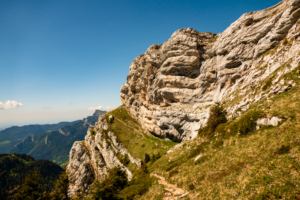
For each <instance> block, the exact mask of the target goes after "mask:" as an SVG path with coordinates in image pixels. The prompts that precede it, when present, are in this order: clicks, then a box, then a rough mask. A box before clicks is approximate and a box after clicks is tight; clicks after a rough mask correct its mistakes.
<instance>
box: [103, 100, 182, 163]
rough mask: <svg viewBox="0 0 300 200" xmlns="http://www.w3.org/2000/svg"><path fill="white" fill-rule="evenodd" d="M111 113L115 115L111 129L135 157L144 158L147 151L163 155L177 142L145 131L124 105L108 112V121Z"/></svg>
mask: <svg viewBox="0 0 300 200" xmlns="http://www.w3.org/2000/svg"><path fill="white" fill-rule="evenodd" d="M109 115H113V116H114V117H115V120H114V122H113V123H111V124H110V128H109V130H111V131H113V132H114V133H115V134H116V135H117V137H118V139H119V140H120V141H121V142H122V144H123V147H125V148H126V149H128V151H129V152H130V154H132V156H134V157H135V158H140V159H144V156H145V153H148V154H149V155H152V154H158V153H159V154H160V155H162V154H164V153H165V152H166V151H168V150H169V149H170V148H171V147H173V146H174V145H175V144H176V143H174V142H172V141H169V140H161V139H159V138H157V137H154V136H152V135H151V134H147V133H145V132H144V130H143V129H142V127H141V125H140V124H139V123H138V122H137V121H136V120H135V119H133V118H132V117H131V116H130V115H129V114H128V113H127V111H126V110H125V108H124V106H121V107H119V108H117V109H115V110H113V111H111V112H108V113H107V114H106V117H107V121H109V120H108V116H109ZM122 122H124V123H125V124H124V123H122Z"/></svg>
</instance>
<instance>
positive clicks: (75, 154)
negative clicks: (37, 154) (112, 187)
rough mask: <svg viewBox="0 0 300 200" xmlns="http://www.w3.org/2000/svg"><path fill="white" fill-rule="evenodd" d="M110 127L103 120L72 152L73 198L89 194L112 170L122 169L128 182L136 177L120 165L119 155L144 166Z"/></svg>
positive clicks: (70, 179)
mask: <svg viewBox="0 0 300 200" xmlns="http://www.w3.org/2000/svg"><path fill="white" fill-rule="evenodd" d="M109 126H110V125H109V123H108V122H107V120H106V118H105V116H100V118H99V120H98V122H96V124H95V126H90V127H89V129H88V131H87V135H86V136H85V140H84V141H80V142H75V143H74V145H73V147H72V149H71V151H70V164H69V165H68V166H67V172H68V173H69V181H70V187H69V194H70V196H71V197H72V196H74V195H75V194H76V192H77V191H81V192H82V193H83V194H86V193H87V192H88V189H89V186H90V184H91V183H92V182H93V180H94V179H101V178H103V175H106V174H107V173H108V170H109V169H112V168H114V167H116V166H120V167H121V168H122V169H123V170H125V171H126V174H127V176H128V179H129V180H130V179H131V178H132V173H131V171H129V169H128V168H127V167H126V166H124V164H123V163H122V162H121V161H120V159H119V158H118V156H117V154H121V155H126V154H127V155H128V158H129V160H130V162H131V163H135V164H136V165H137V166H140V160H139V159H135V158H133V156H131V154H130V153H129V152H128V151H127V149H125V148H123V146H122V144H121V143H119V142H118V138H117V136H116V135H115V134H114V133H113V132H112V131H109Z"/></svg>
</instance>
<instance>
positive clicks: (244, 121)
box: [238, 110, 265, 135]
mask: <svg viewBox="0 0 300 200" xmlns="http://www.w3.org/2000/svg"><path fill="white" fill-rule="evenodd" d="M264 116H265V115H264V112H263V111H259V110H251V111H249V112H248V113H246V114H245V115H243V116H242V117H241V118H240V119H239V120H238V124H239V132H240V134H241V135H246V134H248V133H249V132H252V131H254V130H255V128H256V121H257V120H258V119H259V118H262V117H264Z"/></svg>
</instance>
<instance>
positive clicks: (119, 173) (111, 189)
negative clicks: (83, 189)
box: [89, 167, 128, 200]
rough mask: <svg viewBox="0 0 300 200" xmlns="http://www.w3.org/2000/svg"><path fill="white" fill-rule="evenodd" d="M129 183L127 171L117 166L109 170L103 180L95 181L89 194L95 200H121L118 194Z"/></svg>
mask: <svg viewBox="0 0 300 200" xmlns="http://www.w3.org/2000/svg"><path fill="white" fill-rule="evenodd" d="M127 184H128V180H127V177H126V173H125V171H123V170H122V169H121V168H120V167H117V168H114V169H111V170H110V171H109V174H108V177H107V178H106V179H105V180H104V181H103V182H101V183H100V182H99V181H98V180H95V181H94V183H93V186H92V187H91V190H90V194H89V196H90V197H91V199H95V200H119V197H118V195H119V193H120V192H121V190H122V189H123V188H124V187H125V186H126V185H127Z"/></svg>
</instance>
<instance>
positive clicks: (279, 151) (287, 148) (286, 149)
mask: <svg viewBox="0 0 300 200" xmlns="http://www.w3.org/2000/svg"><path fill="white" fill-rule="evenodd" d="M290 149H291V147H290V146H289V145H281V147H280V148H279V149H277V151H276V153H277V154H286V153H289V152H290Z"/></svg>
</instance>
